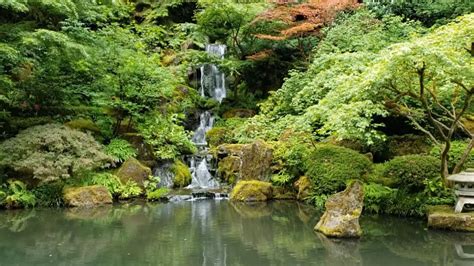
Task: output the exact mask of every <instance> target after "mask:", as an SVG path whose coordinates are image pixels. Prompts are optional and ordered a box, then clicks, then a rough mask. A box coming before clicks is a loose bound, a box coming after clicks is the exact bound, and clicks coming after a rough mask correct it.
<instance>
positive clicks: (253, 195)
mask: <svg viewBox="0 0 474 266" xmlns="http://www.w3.org/2000/svg"><path fill="white" fill-rule="evenodd" d="M272 198H273V187H272V184H270V183H269V182H263V181H258V180H250V181H239V182H238V183H237V185H235V187H234V189H232V192H231V193H230V200H233V201H246V202H251V201H267V200H270V199H272Z"/></svg>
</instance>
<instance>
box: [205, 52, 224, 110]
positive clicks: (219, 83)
mask: <svg viewBox="0 0 474 266" xmlns="http://www.w3.org/2000/svg"><path fill="white" fill-rule="evenodd" d="M226 49H227V48H226V46H225V45H223V44H208V45H206V52H207V53H208V54H209V55H213V56H216V57H218V58H220V59H223V58H224V55H225V52H226ZM200 70H201V88H200V93H201V96H202V97H210V98H213V99H215V100H217V101H218V102H222V100H223V99H224V98H225V97H226V96H227V92H226V83H225V75H224V73H222V72H221V71H220V70H219V68H217V66H216V65H213V64H205V65H203V66H201V69H200Z"/></svg>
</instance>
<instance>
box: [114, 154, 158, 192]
mask: <svg viewBox="0 0 474 266" xmlns="http://www.w3.org/2000/svg"><path fill="white" fill-rule="evenodd" d="M116 176H118V177H119V178H120V181H122V183H124V184H125V183H127V182H128V181H130V180H131V181H135V182H136V183H137V184H138V185H139V186H140V187H141V188H143V187H144V183H143V182H145V181H146V180H147V179H148V177H149V176H151V169H150V168H149V167H147V166H145V165H143V164H141V163H140V162H139V161H138V160H137V159H135V158H129V159H127V160H126V161H125V162H124V163H123V164H122V166H121V167H120V168H119V169H118V171H117V173H116Z"/></svg>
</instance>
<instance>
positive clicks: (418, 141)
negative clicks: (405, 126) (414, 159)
mask: <svg viewBox="0 0 474 266" xmlns="http://www.w3.org/2000/svg"><path fill="white" fill-rule="evenodd" d="M430 148H431V145H430V143H429V142H428V140H427V138H426V137H424V136H418V135H413V134H407V135H401V136H393V137H390V139H389V140H388V158H393V157H395V156H403V155H409V154H426V153H428V151H429V150H430Z"/></svg>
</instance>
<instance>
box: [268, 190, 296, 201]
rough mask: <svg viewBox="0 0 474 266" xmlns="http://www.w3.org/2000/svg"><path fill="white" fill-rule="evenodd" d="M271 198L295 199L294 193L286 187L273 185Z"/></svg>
mask: <svg viewBox="0 0 474 266" xmlns="http://www.w3.org/2000/svg"><path fill="white" fill-rule="evenodd" d="M273 199H276V200H294V199H296V193H295V192H294V191H293V190H292V189H290V188H288V187H273Z"/></svg>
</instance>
